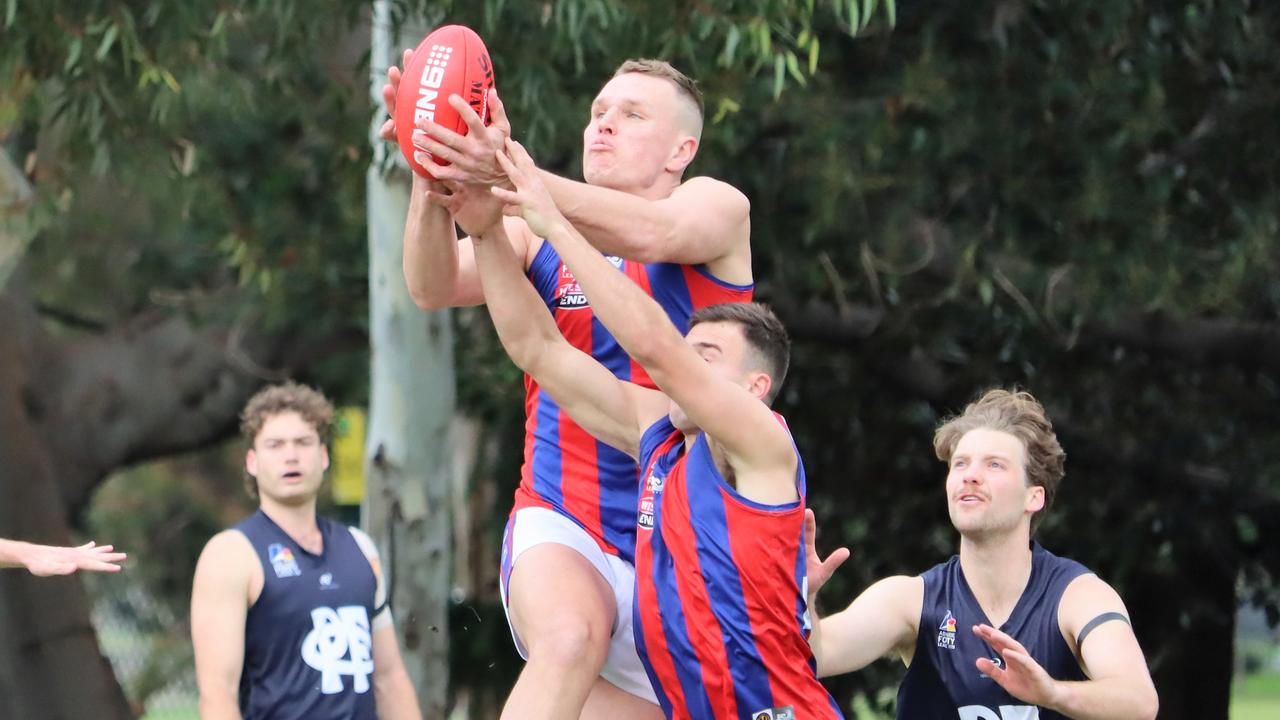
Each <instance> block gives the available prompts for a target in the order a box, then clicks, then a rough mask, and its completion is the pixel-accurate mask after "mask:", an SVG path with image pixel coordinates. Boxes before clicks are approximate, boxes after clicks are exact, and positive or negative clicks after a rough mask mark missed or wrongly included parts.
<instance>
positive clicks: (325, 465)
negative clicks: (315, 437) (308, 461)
mask: <svg viewBox="0 0 1280 720" xmlns="http://www.w3.org/2000/svg"><path fill="white" fill-rule="evenodd" d="M328 469H329V446H328V445H325V444H324V443H320V471H321V472H324V471H325V470H328Z"/></svg>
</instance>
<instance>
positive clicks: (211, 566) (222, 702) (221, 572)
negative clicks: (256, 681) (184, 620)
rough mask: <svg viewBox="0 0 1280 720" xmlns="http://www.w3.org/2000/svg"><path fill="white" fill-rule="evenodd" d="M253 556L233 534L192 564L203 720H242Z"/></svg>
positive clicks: (222, 535)
mask: <svg viewBox="0 0 1280 720" xmlns="http://www.w3.org/2000/svg"><path fill="white" fill-rule="evenodd" d="M257 561H258V560H257V556H256V555H255V554H254V552H253V547H252V546H250V545H249V541H248V539H246V538H245V537H244V535H242V534H241V533H239V532H237V531H235V530H226V531H223V532H221V533H218V534H217V535H214V536H213V538H212V539H210V540H209V542H208V544H206V545H205V546H204V551H203V552H201V553H200V559H199V560H198V561H197V562H196V572H195V580H194V582H193V584H192V589H191V644H192V645H193V646H194V649H195V662H196V685H197V687H198V688H199V692H200V717H201V720H240V718H241V716H240V705H239V692H240V671H241V667H242V666H243V664H244V629H245V621H246V619H247V617H248V614H249V595H250V591H249V587H250V582H251V578H252V575H253V568H254V567H256V566H257V565H256V563H257Z"/></svg>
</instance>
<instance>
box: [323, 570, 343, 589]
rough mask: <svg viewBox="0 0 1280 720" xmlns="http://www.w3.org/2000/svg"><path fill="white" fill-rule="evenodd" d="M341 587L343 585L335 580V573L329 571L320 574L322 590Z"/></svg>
mask: <svg viewBox="0 0 1280 720" xmlns="http://www.w3.org/2000/svg"><path fill="white" fill-rule="evenodd" d="M339 587H342V586H341V585H339V584H338V583H336V582H334V581H333V573H331V572H327V573H324V574H323V575H321V576H320V589H321V590H337V589H338V588H339Z"/></svg>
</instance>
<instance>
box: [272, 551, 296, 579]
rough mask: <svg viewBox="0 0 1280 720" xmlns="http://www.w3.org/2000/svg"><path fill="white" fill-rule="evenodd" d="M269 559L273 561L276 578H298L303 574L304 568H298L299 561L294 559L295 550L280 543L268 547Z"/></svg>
mask: <svg viewBox="0 0 1280 720" xmlns="http://www.w3.org/2000/svg"><path fill="white" fill-rule="evenodd" d="M267 559H268V560H270V561H271V569H272V570H275V571H276V577H278V578H287V577H298V576H299V575H301V574H302V568H300V567H298V561H297V560H295V559H294V557H293V549H292V548H290V547H286V546H285V545H281V544H280V543H271V544H270V545H268V546H267Z"/></svg>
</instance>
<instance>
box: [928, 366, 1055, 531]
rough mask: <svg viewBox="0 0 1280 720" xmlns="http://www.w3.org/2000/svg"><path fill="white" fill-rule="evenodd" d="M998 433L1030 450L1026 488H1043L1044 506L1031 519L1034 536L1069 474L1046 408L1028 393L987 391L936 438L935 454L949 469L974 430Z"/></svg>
mask: <svg viewBox="0 0 1280 720" xmlns="http://www.w3.org/2000/svg"><path fill="white" fill-rule="evenodd" d="M979 429H983V430H998V431H1000V432H1005V433H1009V434H1010V435H1012V436H1014V437H1016V438H1018V439H1019V440H1021V441H1022V446H1023V447H1024V448H1025V449H1026V451H1027V461H1026V466H1025V467H1024V468H1023V469H1024V470H1025V471H1026V475H1027V485H1028V486H1030V485H1039V486H1040V487H1042V488H1044V507H1043V508H1041V509H1040V510H1038V511H1037V512H1036V513H1035V514H1034V515H1032V516H1031V532H1032V534H1035V531H1036V527H1038V526H1039V524H1040V520H1041V518H1042V517H1043V513H1044V511H1046V510H1048V509H1049V507H1050V506H1051V505H1052V504H1053V498H1054V496H1055V495H1056V494H1057V492H1058V484H1059V483H1060V482H1061V481H1062V477H1063V476H1064V475H1065V474H1066V469H1065V466H1066V461H1067V453H1066V452H1064V451H1063V449H1062V445H1060V444H1059V443H1058V436H1057V435H1055V434H1054V432H1053V423H1051V422H1049V417H1048V416H1047V415H1046V414H1045V412H1044V406H1043V405H1041V404H1040V401H1039V400H1036V399H1035V398H1034V397H1032V395H1031V393H1029V392H1026V391H1025V390H1003V389H998V388H997V389H994V390H988V391H986V392H985V393H983V394H982V397H980V398H978V399H977V400H975V401H974V402H972V403H969V405H968V407H966V408H965V409H964V412H962V413H960V414H959V415H956V416H954V417H951V418H948V419H947V420H946V421H944V422H943V424H942V425H941V426H939V427H938V430H937V432H935V433H934V435H933V451H934V453H936V454H937V456H938V459H939V460H941V461H942V462H944V463H947V465H948V466H950V465H951V456H952V454H954V453H955V450H956V445H958V444H959V443H960V438H962V437H964V436H965V434H966V433H968V432H969V431H971V430H979Z"/></svg>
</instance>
